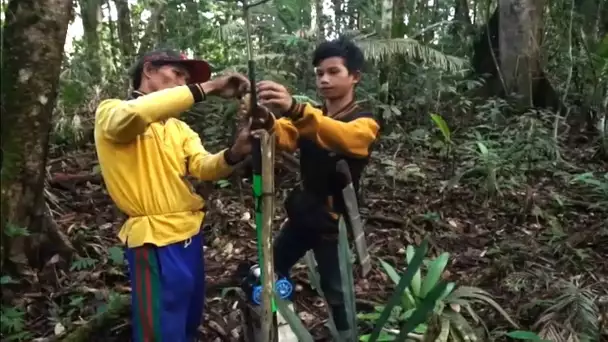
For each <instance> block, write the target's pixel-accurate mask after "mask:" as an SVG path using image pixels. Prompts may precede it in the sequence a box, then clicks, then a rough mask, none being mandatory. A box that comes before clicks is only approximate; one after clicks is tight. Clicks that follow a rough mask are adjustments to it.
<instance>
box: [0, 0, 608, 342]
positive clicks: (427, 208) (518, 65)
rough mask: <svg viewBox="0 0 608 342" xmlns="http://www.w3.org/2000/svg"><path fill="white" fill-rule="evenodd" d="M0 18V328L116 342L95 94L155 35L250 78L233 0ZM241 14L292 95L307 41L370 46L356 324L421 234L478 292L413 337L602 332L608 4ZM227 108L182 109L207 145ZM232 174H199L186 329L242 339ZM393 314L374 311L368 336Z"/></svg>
mask: <svg viewBox="0 0 608 342" xmlns="http://www.w3.org/2000/svg"><path fill="white" fill-rule="evenodd" d="M1 11H2V40H1V42H2V43H1V44H2V45H1V47H2V58H1V63H2V100H1V101H2V103H1V107H2V121H1V124H2V128H1V132H2V135H1V137H2V146H1V147H2V159H3V160H2V174H1V181H2V220H1V221H2V226H1V228H2V231H1V234H2V244H1V245H2V250H1V263H2V264H1V266H2V274H1V278H0V282H1V285H2V306H1V321H0V334H1V336H2V339H3V340H5V341H54V340H63V341H94V340H103V341H109V340H116V341H126V340H128V338H129V337H128V336H129V321H128V312H129V304H128V300H127V299H126V298H128V297H127V296H126V295H125V294H127V293H128V291H130V289H129V287H128V282H127V278H126V276H125V274H124V271H125V270H126V267H125V261H124V259H123V256H122V250H121V247H120V246H119V244H118V240H117V238H116V233H117V231H118V227H119V226H120V224H121V223H122V222H123V220H124V217H123V216H122V214H121V213H119V212H118V211H117V209H116V208H115V207H114V205H113V203H112V201H111V200H110V198H109V197H108V195H107V193H106V192H105V189H104V185H103V181H102V179H101V177H100V174H99V168H98V166H97V162H96V155H95V149H94V146H93V138H92V127H93V120H94V112H95V108H96V106H97V104H98V103H99V101H100V100H101V99H104V98H108V97H119V98H125V97H126V95H127V94H128V91H129V83H128V77H127V71H128V68H129V67H130V66H131V64H132V63H133V61H134V60H135V58H136V56H138V55H140V54H142V53H143V52H145V51H147V50H149V49H151V48H153V47H155V46H159V45H164V46H172V47H174V48H176V49H179V50H183V51H186V52H187V53H188V54H190V55H191V56H197V57H203V58H205V59H207V60H209V61H210V62H211V64H212V66H213V69H214V72H215V73H218V74H219V73H222V72H224V71H228V70H237V71H241V72H246V66H247V63H246V61H247V56H246V51H247V50H246V42H245V34H244V32H245V31H244V30H245V27H244V21H243V19H242V8H241V4H240V3H238V2H236V1H232V0H217V1H212V0H74V1H73V0H8V1H7V0H4V1H2V8H1ZM68 28H69V32H70V35H67V32H68ZM252 28H253V43H254V49H255V59H256V61H257V63H258V64H257V65H258V70H259V73H258V78H259V79H272V80H275V81H278V82H281V83H283V84H285V85H287V86H288V87H289V89H290V90H291V91H293V93H294V94H295V95H297V98H298V99H299V100H301V101H312V102H317V103H318V102H319V101H320V99H319V98H318V96H317V94H316V92H315V89H314V73H313V69H312V66H311V63H310V57H311V53H312V50H313V49H314V47H315V45H316V43H318V42H319V41H321V40H323V39H326V38H331V37H337V36H338V35H347V36H349V37H351V38H352V39H353V40H355V42H356V43H357V44H358V45H359V46H360V47H361V48H362V49H363V51H364V53H365V55H366V59H367V65H366V69H365V73H364V75H363V82H362V84H361V86H360V87H359V88H358V89H357V92H358V99H359V100H360V101H362V102H366V103H367V105H369V106H371V107H372V108H375V110H376V115H377V118H378V119H379V120H380V121H381V122H382V137H381V139H380V140H379V141H378V143H377V147H376V149H375V151H374V154H373V162H372V165H371V166H370V167H369V168H368V170H367V172H366V175H365V177H364V180H363V182H364V183H363V202H362V203H361V207H362V211H363V212H362V215H363V217H364V218H365V220H366V229H367V236H368V243H369V244H370V245H371V247H370V248H371V250H370V252H371V254H372V257H373V258H374V268H373V270H372V272H371V274H370V275H369V276H368V277H367V278H365V279H362V278H360V277H358V276H357V277H355V292H356V298H357V310H358V312H359V325H360V327H359V329H360V332H361V334H363V333H366V332H369V329H370V327H372V326H373V323H374V321H375V320H376V319H377V318H378V317H377V316H378V314H377V312H379V310H381V308H382V307H383V305H385V304H386V301H387V299H388V297H389V295H390V294H391V292H392V289H393V288H394V284H395V282H396V281H397V280H398V276H397V274H396V273H394V272H392V271H391V270H393V271H394V270H395V269H396V270H397V272H402V270H403V268H404V265H405V264H406V254H408V253H406V249H407V246H408V245H413V246H416V245H418V244H420V243H421V241H422V239H423V238H425V237H428V238H429V241H430V253H429V256H431V257H432V256H438V255H440V254H441V253H443V252H448V253H449V261H448V262H447V266H446V268H445V271H443V274H442V278H444V279H449V280H450V281H454V282H456V284H458V286H460V287H461V288H462V289H467V287H468V286H475V287H476V288H478V289H480V290H481V289H483V290H485V291H487V294H483V295H482V294H480V293H481V292H475V291H473V292H471V293H472V294H473V295H471V296H469V297H466V298H465V297H463V298H460V299H459V302H458V303H448V304H449V305H446V306H445V308H444V310H439V309H437V310H436V311H435V312H433V314H432V315H431V316H430V317H429V319H428V321H427V322H426V323H425V324H422V325H420V326H419V327H418V328H417V330H416V331H415V333H413V334H411V336H410V338H413V339H418V340H425V341H435V340H436V339H435V338H444V337H445V338H446V339H437V341H445V340H450V341H461V340H466V339H465V338H464V337H463V336H465V335H467V334H470V333H471V332H470V331H474V332H475V333H476V334H477V335H478V336H481V337H479V339H478V340H504V339H506V338H507V337H505V334H507V333H509V332H511V334H510V335H511V338H520V339H526V338H527V339H529V340H535V338H536V340H540V339H538V336H540V337H541V338H543V339H545V340H550V341H600V340H602V339H603V340H604V341H606V340H608V331H607V329H608V316H607V315H606V312H608V285H607V284H608V261H607V259H606V257H607V256H608V120H607V116H608V114H607V113H608V2H606V1H605V0H553V1H546V0H487V1H480V0H441V1H440V0H426V1H421V0H369V1H362V0H332V1H325V2H322V1H321V0H271V1H270V2H267V3H265V4H263V5H261V6H258V7H255V8H254V9H252ZM74 33H81V34H76V35H74ZM237 106H238V103H235V101H222V100H215V99H214V100H212V101H206V102H205V103H203V104H201V105H199V106H197V107H196V108H193V110H191V111H190V112H188V113H185V114H184V115H183V119H184V120H185V121H187V122H188V123H189V124H191V125H192V127H193V128H195V130H197V131H198V132H199V133H200V135H201V137H202V138H203V141H204V144H205V147H206V148H207V149H209V150H212V151H217V150H219V149H220V148H222V147H224V146H226V145H227V144H229V143H230V141H231V139H232V136H233V135H234V130H235V129H234V127H235V114H236V109H237ZM276 168H277V170H276V177H277V179H276V187H277V203H278V204H280V203H281V200H282V199H283V196H284V192H285V190H287V189H289V188H291V187H293V186H294V184H295V183H296V182H297V181H298V179H297V173H296V171H297V160H296V159H294V157H293V156H290V155H286V154H281V155H277V166H276ZM243 177H244V175H243V174H237V175H235V176H233V177H231V178H230V179H228V180H223V181H220V182H217V183H214V184H204V183H202V184H199V185H198V189H199V191H200V192H201V193H204V194H205V196H207V198H208V199H209V200H208V203H210V209H209V211H210V213H209V215H208V219H207V221H206V225H205V234H206V244H207V247H206V258H207V272H208V278H207V283H208V288H207V311H206V315H205V324H204V326H203V328H202V332H201V333H202V334H203V336H204V338H203V340H204V341H231V340H237V337H238V336H239V334H240V330H239V329H241V326H240V322H239V320H238V317H236V316H235V314H234V303H235V301H236V297H235V296H234V295H233V294H231V293H230V292H229V291H226V290H227V289H229V288H230V287H232V286H235V282H234V279H233V273H234V269H235V268H236V265H237V264H238V263H239V262H240V261H242V260H245V259H251V260H254V259H255V243H254V241H255V231H254V229H252V227H253V222H252V219H251V217H252V215H250V213H251V212H252V209H253V204H252V201H251V194H250V193H251V191H250V187H249V185H247V184H245V183H244V182H243V181H242V178H243ZM278 207H279V211H278V212H277V217H276V222H277V223H278V222H280V221H282V218H283V217H284V214H283V212H282V210H281V209H280V205H278ZM277 226H278V224H277ZM391 265H392V266H391ZM425 272H426V271H425ZM395 277H397V278H395ZM295 278H296V279H297V293H298V295H297V297H296V298H297V299H296V303H295V306H296V310H297V311H298V314H299V316H300V318H301V319H302V321H303V322H304V324H305V325H306V327H307V328H308V329H309V330H310V331H311V333H312V334H313V335H314V337H315V338H316V339H317V340H327V338H328V337H327V336H328V332H327V328H326V327H324V325H323V323H324V321H325V320H326V317H327V313H326V309H325V307H324V305H323V303H322V300H320V297H319V296H318V295H316V293H315V292H314V291H313V290H312V289H311V287H310V280H309V277H308V275H307V273H306V270H305V268H303V267H299V268H297V269H296V270H295ZM463 291H464V290H463ZM486 295H488V296H491V297H492V298H493V300H495V301H496V303H495V304H496V305H495V306H493V305H491V303H494V302H491V301H488V300H487V298H489V297H487V296H486ZM482 297H483V298H482ZM460 308H462V312H460ZM497 308H498V309H500V310H497ZM465 309H466V310H465ZM469 309H470V310H469ZM503 309H504V312H502V313H501V310H503ZM454 312H456V313H461V314H462V315H460V314H459V315H452V314H453V313H454ZM454 317H456V318H454ZM404 318H405V316H404V315H403V312H401V313H399V312H396V313H395V315H394V316H391V319H390V321H389V325H391V326H392V328H390V327H389V328H388V329H385V332H384V333H385V335H386V336H393V337H394V335H395V334H396V333H395V331H398V330H395V329H398V326H400V325H401V322H402V321H403V319H404ZM450 319H452V321H450V322H451V323H450V325H449V326H451V332H450V333H449V334H447V335H441V336H439V334H440V333H439V331H438V330H437V328H438V327H443V325H442V323H441V322H444V321H445V320H450ZM517 330H519V331H520V333H519V334H513V331H517ZM522 331H528V332H534V333H535V334H536V335H534V336H536V337H534V336H532V335H530V334H527V333H524V332H522ZM602 333H603V335H602ZM438 336H439V337H438ZM442 336H443V337H442ZM387 338H388V337H387ZM387 340H388V339H387Z"/></svg>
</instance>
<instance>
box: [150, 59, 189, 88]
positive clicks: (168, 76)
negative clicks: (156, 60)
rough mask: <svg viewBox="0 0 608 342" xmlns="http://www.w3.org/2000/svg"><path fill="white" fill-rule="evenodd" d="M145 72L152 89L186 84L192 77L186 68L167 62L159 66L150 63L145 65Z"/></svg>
mask: <svg viewBox="0 0 608 342" xmlns="http://www.w3.org/2000/svg"><path fill="white" fill-rule="evenodd" d="M144 73H145V77H147V79H148V84H149V85H150V88H151V90H152V91H159V90H163V89H168V88H173V87H178V86H182V85H186V84H188V79H189V78H190V75H189V74H188V71H187V70H186V69H185V68H183V67H182V66H180V65H174V64H165V65H161V66H158V67H155V66H153V65H148V66H145V67H144Z"/></svg>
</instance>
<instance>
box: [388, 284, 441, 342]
mask: <svg viewBox="0 0 608 342" xmlns="http://www.w3.org/2000/svg"><path fill="white" fill-rule="evenodd" d="M445 288H446V283H445V282H440V283H439V284H437V286H435V288H433V290H431V292H429V294H428V296H426V297H425V298H424V300H423V301H422V303H421V304H420V306H419V307H418V309H417V310H416V311H415V312H414V313H413V314H412V317H410V319H408V320H407V321H406V322H405V323H404V324H403V325H402V326H401V329H400V331H399V335H398V336H397V339H396V340H395V341H398V342H405V339H406V338H407V336H408V334H409V333H410V332H412V331H413V330H414V329H416V327H417V326H418V325H419V324H422V323H424V322H425V321H426V319H427V316H428V314H429V312H431V311H433V309H434V308H435V303H436V302H437V299H438V298H439V297H440V296H441V294H442V293H443V291H445Z"/></svg>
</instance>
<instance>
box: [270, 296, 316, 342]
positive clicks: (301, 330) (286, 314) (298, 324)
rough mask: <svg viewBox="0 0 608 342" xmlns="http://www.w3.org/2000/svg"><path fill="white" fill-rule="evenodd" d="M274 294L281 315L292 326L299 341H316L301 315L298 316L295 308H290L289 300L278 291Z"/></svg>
mask: <svg viewBox="0 0 608 342" xmlns="http://www.w3.org/2000/svg"><path fill="white" fill-rule="evenodd" d="M274 295H275V296H274V298H275V303H276V305H277V309H279V312H280V313H281V316H283V318H285V320H286V321H287V323H288V324H289V326H290V327H291V330H292V331H293V333H294V334H295V335H296V337H297V338H298V341H300V342H314V338H313V337H312V335H311V334H310V333H309V332H308V330H307V329H306V327H305V326H304V324H303V323H302V321H301V320H300V317H298V315H296V313H295V312H293V310H291V309H290V308H289V306H288V305H287V302H286V301H285V300H283V299H281V298H280V297H279V296H277V294H276V293H274Z"/></svg>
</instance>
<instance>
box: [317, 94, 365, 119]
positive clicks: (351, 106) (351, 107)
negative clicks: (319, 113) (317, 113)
mask: <svg viewBox="0 0 608 342" xmlns="http://www.w3.org/2000/svg"><path fill="white" fill-rule="evenodd" d="M358 108H359V105H358V104H357V102H356V101H355V99H353V100H352V101H351V102H349V103H348V104H346V105H345V106H344V107H342V108H341V109H340V110H338V111H337V112H335V113H334V114H333V115H330V116H329V117H330V118H332V119H340V118H343V117H345V116H348V115H349V114H351V113H353V112H354V111H355V110H357V109H358ZM321 110H323V115H327V107H326V106H325V104H323V107H321Z"/></svg>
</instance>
